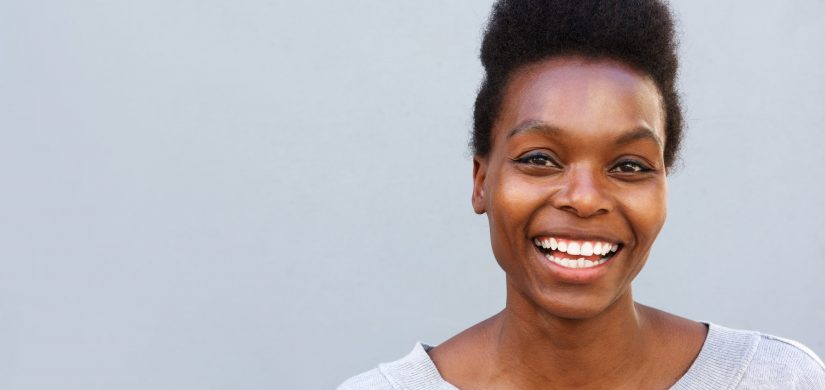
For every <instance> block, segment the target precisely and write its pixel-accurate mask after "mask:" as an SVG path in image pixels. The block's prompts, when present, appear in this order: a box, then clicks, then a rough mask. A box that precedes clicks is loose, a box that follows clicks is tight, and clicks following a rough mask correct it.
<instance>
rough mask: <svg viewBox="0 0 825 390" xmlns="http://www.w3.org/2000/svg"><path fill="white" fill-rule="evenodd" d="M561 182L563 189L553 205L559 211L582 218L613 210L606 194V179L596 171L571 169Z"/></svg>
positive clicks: (558, 193) (581, 167) (583, 168)
mask: <svg viewBox="0 0 825 390" xmlns="http://www.w3.org/2000/svg"><path fill="white" fill-rule="evenodd" d="M561 180H562V183H561V188H560V189H559V191H557V192H556V193H554V195H553V198H552V204H553V206H554V207H556V208H557V209H560V210H564V211H568V212H570V213H573V214H575V215H577V216H578V217H580V218H590V217H593V216H596V215H601V214H605V213H608V212H609V211H610V210H611V209H612V203H611V201H610V197H609V196H608V194H607V193H606V190H607V188H606V185H608V183H606V182H605V180H606V178H604V177H601V175H600V173H599V172H597V171H596V170H594V169H592V168H590V167H586V166H580V167H569V169H568V170H567V172H565V173H564V176H563V177H562V178H561Z"/></svg>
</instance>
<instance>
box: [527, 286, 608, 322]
mask: <svg viewBox="0 0 825 390" xmlns="http://www.w3.org/2000/svg"><path fill="white" fill-rule="evenodd" d="M588 290H590V289H582V288H571V289H570V290H568V291H559V290H558V289H553V290H549V289H544V288H538V289H536V291H534V294H529V295H528V296H526V298H527V299H528V300H530V301H531V304H532V306H534V308H535V309H536V310H537V311H539V312H541V313H542V315H543V316H552V317H556V318H561V319H567V320H586V319H591V318H595V317H598V316H600V315H602V314H603V313H605V312H607V311H608V310H610V308H611V307H612V306H613V305H614V304H616V302H617V301H619V300H621V297H622V296H623V295H624V293H623V294H619V295H618V296H615V295H605V294H603V293H600V292H598V291H588Z"/></svg>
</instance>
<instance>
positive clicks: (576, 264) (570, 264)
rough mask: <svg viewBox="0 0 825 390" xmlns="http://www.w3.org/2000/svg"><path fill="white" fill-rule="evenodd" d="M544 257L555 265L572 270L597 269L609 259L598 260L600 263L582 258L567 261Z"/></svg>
mask: <svg viewBox="0 0 825 390" xmlns="http://www.w3.org/2000/svg"><path fill="white" fill-rule="evenodd" d="M544 257H546V258H547V260H550V261H552V262H554V263H556V264H558V265H560V266H562V267H565V268H572V269H578V268H592V267H595V266H597V265H601V264H604V263H605V262H607V258H603V259H601V260H598V261H590V260H586V259H585V258H583V257H580V258H578V259H565V258H562V257H555V256H553V255H545V256H544Z"/></svg>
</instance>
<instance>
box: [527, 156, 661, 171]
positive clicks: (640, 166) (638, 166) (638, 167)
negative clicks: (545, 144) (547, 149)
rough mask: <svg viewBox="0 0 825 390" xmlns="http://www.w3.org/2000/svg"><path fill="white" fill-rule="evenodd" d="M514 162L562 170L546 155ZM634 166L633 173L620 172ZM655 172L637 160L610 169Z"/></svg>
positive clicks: (627, 161) (622, 162)
mask: <svg viewBox="0 0 825 390" xmlns="http://www.w3.org/2000/svg"><path fill="white" fill-rule="evenodd" d="M536 160H543V161H544V162H543V163H537V162H536ZM513 161H514V162H516V163H517V164H524V165H530V166H538V167H546V168H550V167H553V168H560V167H561V166H560V164H558V163H557V162H556V161H555V160H554V159H553V158H552V157H550V156H548V155H546V154H544V153H530V154H527V155H525V156H523V157H517V158H514V159H513ZM631 165H632V166H634V168H632V170H631V171H620V170H618V168H619V167H621V166H631ZM650 171H653V169H651V168H650V167H648V166H647V165H645V164H643V163H641V162H639V161H636V160H622V161H619V162H618V163H616V165H614V166H613V167H612V168H610V170H609V172H615V173H645V172H650Z"/></svg>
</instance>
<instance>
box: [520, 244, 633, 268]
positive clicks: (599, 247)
mask: <svg viewBox="0 0 825 390" xmlns="http://www.w3.org/2000/svg"><path fill="white" fill-rule="evenodd" d="M533 243H534V244H535V245H536V246H537V247H538V248H539V250H540V251H541V252H542V253H543V254H544V257H546V258H547V260H550V261H551V262H553V263H555V264H558V265H560V266H562V267H565V268H592V267H596V266H599V265H602V264H604V263H606V262H607V261H608V260H610V258H611V257H613V256H614V255H615V254H616V252H617V251H618V250H619V244H617V243H612V242H607V241H582V240H571V239H566V238H556V237H541V238H539V237H537V238H534V239H533Z"/></svg>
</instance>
